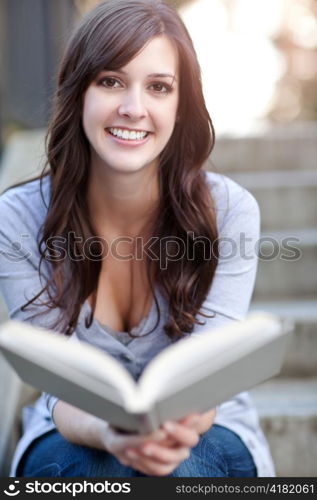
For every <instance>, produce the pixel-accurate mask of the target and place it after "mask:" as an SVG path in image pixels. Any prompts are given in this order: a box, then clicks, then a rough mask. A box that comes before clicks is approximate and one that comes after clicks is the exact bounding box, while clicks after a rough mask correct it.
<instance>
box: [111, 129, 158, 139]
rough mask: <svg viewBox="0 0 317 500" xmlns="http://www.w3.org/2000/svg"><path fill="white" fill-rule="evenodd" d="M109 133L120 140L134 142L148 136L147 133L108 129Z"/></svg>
mask: <svg viewBox="0 0 317 500" xmlns="http://www.w3.org/2000/svg"><path fill="white" fill-rule="evenodd" d="M109 131H110V133H111V134H112V135H115V136H116V137H119V138H120V139H125V140H128V141H135V140H138V141H140V140H142V139H144V138H145V137H146V136H147V134H148V132H143V131H142V132H139V131H136V130H122V129H120V128H110V129H109Z"/></svg>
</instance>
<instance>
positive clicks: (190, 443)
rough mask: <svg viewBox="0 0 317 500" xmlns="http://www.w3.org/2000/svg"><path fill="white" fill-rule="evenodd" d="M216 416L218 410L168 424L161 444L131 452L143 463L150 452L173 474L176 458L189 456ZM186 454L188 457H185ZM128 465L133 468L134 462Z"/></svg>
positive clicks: (163, 427)
mask: <svg viewBox="0 0 317 500" xmlns="http://www.w3.org/2000/svg"><path fill="white" fill-rule="evenodd" d="M215 416H216V410H215V409H212V410H209V411H208V412H205V413H202V414H200V413H191V414H189V415H187V416H186V417H184V418H182V419H180V420H179V421H177V422H166V423H165V424H164V425H163V426H162V430H163V431H165V433H166V437H165V438H163V439H162V440H161V441H160V442H159V443H154V442H153V443H145V444H144V446H142V445H141V446H140V447H138V448H132V447H131V449H130V450H131V451H132V453H134V454H135V458H137V457H138V459H139V460H141V461H142V459H143V457H144V458H146V457H147V458H148V452H150V453H151V455H152V458H153V459H155V460H158V461H159V462H162V463H165V466H166V467H168V468H169V472H172V470H173V469H174V468H175V467H177V465H178V463H177V462H179V459H178V461H177V460H176V458H177V457H176V456H178V455H179V456H180V455H181V454H183V460H185V458H187V457H188V456H189V453H190V449H191V448H193V447H194V446H196V444H197V443H198V441H199V435H200V434H202V433H204V432H206V431H207V430H208V429H209V428H210V427H211V426H212V424H213V421H214V419H215ZM186 449H187V450H188V451H187V452H186ZM169 450H170V451H169ZM185 452H186V453H185ZM186 454H187V457H185V456H184V455H186ZM174 455H175V457H174ZM173 461H174V465H173ZM180 461H182V460H180ZM168 464H169V465H168ZM126 465H130V466H131V467H133V461H132V463H126ZM166 473H167V472H166Z"/></svg>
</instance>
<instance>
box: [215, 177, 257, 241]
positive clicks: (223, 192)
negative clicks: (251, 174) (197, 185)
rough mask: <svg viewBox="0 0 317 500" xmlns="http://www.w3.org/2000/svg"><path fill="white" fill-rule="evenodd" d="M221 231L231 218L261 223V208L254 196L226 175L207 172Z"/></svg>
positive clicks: (241, 221)
mask: <svg viewBox="0 0 317 500" xmlns="http://www.w3.org/2000/svg"><path fill="white" fill-rule="evenodd" d="M205 174H206V177H205V179H206V182H207V185H208V187H209V189H210V193H211V196H212V200H213V203H214V210H215V214H216V219H217V226H218V230H219V231H220V230H221V229H222V228H223V227H224V226H225V225H227V223H228V222H229V221H231V220H237V219H239V222H240V223H243V222H247V223H250V222H252V221H253V223H254V224H255V225H258V224H259V219H260V210H259V205H258V203H257V201H256V199H255V198H254V196H253V195H252V194H251V193H250V192H249V191H248V190H247V189H245V188H244V187H243V186H241V185H240V184H238V183H237V182H235V181H234V180H233V179H230V178H229V177H227V176H226V175H223V174H219V173H216V172H205Z"/></svg>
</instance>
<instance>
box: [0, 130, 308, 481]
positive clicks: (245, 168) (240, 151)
mask: <svg viewBox="0 0 317 500" xmlns="http://www.w3.org/2000/svg"><path fill="white" fill-rule="evenodd" d="M43 137H44V132H43V131H32V132H19V133H18V134H16V135H15V136H13V137H12V140H11V141H10V143H9V144H8V147H7V150H6V153H5V155H4V158H3V164H2V170H1V171H0V192H1V191H3V190H4V188H5V187H7V186H9V185H10V184H11V183H13V182H17V181H18V180H21V179H22V178H23V179H26V178H30V177H32V176H33V175H34V174H35V173H37V172H39V171H40V169H41V167H42V165H43V143H42V141H43ZM316 158H317V126H316V125H315V124H313V123H311V124H298V125H297V124H296V125H294V126H289V127H275V128H274V129H273V130H272V131H269V132H267V133H266V134H264V135H261V136H253V137H247V138H239V139H232V138H231V139H229V138H220V139H218V141H217V143H216V148H215V151H214V153H213V155H212V161H213V163H214V164H215V165H216V167H217V170H218V171H220V172H222V173H224V174H226V175H228V176H230V177H231V178H233V179H235V180H237V182H239V183H240V184H241V185H243V186H245V187H246V188H247V189H249V190H250V191H251V192H252V193H253V194H254V196H255V197H256V199H257V200H258V202H259V205H260V209H261V216H262V231H263V232H262V244H261V255H262V253H263V255H270V252H271V251H272V248H273V249H275V252H276V249H277V255H276V256H275V258H274V259H271V260H268V259H265V258H262V257H261V258H260V259H259V269H258V275H257V280H256V287H255V292H254V296H253V301H252V304H251V309H252V310H267V311H270V312H274V313H276V314H278V315H280V316H282V317H291V318H292V319H293V320H294V324H295V331H294V336H293V338H292V341H291V344H290V348H289V351H288V353H287V357H286V360H285V363H284V366H283V369H282V371H281V374H280V375H279V376H277V377H275V378H273V379H271V380H269V381H268V382H266V383H264V384H261V385H259V386H258V387H256V388H254V389H252V391H250V392H251V395H252V397H253V399H254V402H255V404H256V406H257V408H258V411H259V416H260V421H261V425H262V428H263V430H264V432H265V434H266V436H267V439H268V441H269V444H270V447H271V451H272V455H273V458H274V462H275V464H276V471H277V475H278V476H281V477H290V476H295V477H296V476H297V477H309V476H310V477H315V476H317V460H316V458H317V457H316V454H317V442H316V441H317V432H316V431H317V349H316V347H317V272H316V264H315V263H316V257H317V224H316V222H317V221H316V218H317V210H316V209H317V168H316V166H317V165H316ZM285 238H295V239H293V240H292V242H291V243H289V244H290V245H292V246H295V244H296V248H298V249H299V251H300V252H301V254H300V258H299V259H298V260H294V259H293V260H286V259H284V258H281V257H282V256H284V250H285V248H284V247H283V245H285ZM273 240H274V242H275V243H274V245H273V244H272V241H273ZM285 254H286V256H287V255H288V256H289V252H288V251H286V252H285ZM4 315H5V312H4V310H1V304H0V319H1V320H2V319H3V318H4ZM4 373H6V374H8V369H7V366H6V364H5V363H4V362H3V360H1V358H0V401H3V397H6V395H8V393H11V392H12V394H14V393H15V394H18V395H19V397H18V398H14V397H12V398H11V399H10V398H9V401H11V402H10V404H11V407H12V411H13V412H15V411H16V409H17V408H19V404H20V405H21V401H22V400H23V398H24V399H27V398H28V397H29V396H30V392H29V388H28V386H25V385H21V384H20V385H19V383H17V382H16V380H15V378H14V376H13V375H12V374H11V375H12V376H11V377H10V376H9V378H7V379H5V378H4ZM10 384H11V385H10ZM7 414H8V411H7ZM3 418H4V416H3V412H2V413H1V404H0V421H2V422H5V421H4V420H3ZM5 425H7V428H9V427H10V425H11V426H12V422H10V421H8V423H5ZM5 425H4V426H2V429H3V428H4V427H5ZM15 429H16V427H15ZM14 439H15V436H14V435H11V436H7V438H5V433H4V434H3V435H2V436H0V476H1V475H5V474H7V472H8V463H9V456H10V454H11V452H12V443H13V442H14Z"/></svg>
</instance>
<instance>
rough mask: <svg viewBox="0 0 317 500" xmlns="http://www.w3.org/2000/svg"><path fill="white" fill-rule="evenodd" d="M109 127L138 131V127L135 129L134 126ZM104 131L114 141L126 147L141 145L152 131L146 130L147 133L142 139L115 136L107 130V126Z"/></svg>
mask: <svg viewBox="0 0 317 500" xmlns="http://www.w3.org/2000/svg"><path fill="white" fill-rule="evenodd" d="M111 128H121V129H122V130H135V131H138V129H135V128H133V129H129V128H126V127H125V128H123V127H111ZM139 132H143V130H139ZM144 132H145V131H144ZM105 133H106V135H107V136H108V137H110V138H111V139H112V140H113V141H114V142H115V143H117V144H120V145H122V146H126V147H135V146H142V144H145V143H146V142H147V141H148V140H149V138H150V136H151V134H152V132H148V135H147V136H146V137H144V139H140V140H138V139H133V140H131V139H129V140H127V139H120V138H119V137H116V136H115V135H112V134H111V133H110V132H109V129H108V128H106V129H105Z"/></svg>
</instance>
